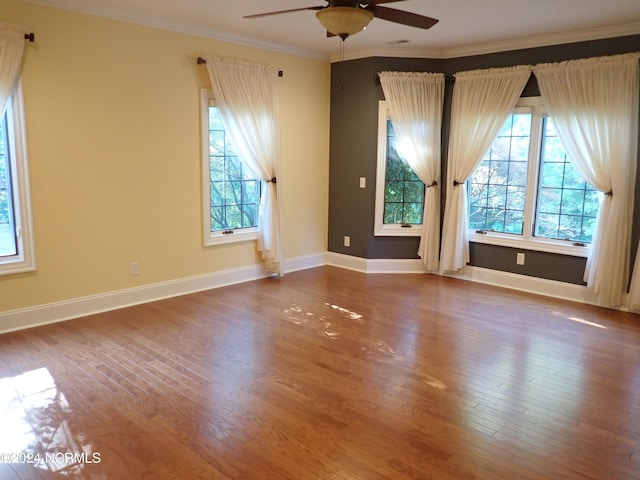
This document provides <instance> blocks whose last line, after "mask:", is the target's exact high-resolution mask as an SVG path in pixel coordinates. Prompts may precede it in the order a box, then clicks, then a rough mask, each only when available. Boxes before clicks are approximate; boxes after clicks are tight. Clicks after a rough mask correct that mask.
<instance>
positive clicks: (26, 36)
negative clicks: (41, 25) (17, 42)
mask: <svg viewBox="0 0 640 480" xmlns="http://www.w3.org/2000/svg"><path fill="white" fill-rule="evenodd" d="M24 39H25V40H29V41H30V42H35V41H36V35H35V33H33V32H31V33H25V34H24Z"/></svg>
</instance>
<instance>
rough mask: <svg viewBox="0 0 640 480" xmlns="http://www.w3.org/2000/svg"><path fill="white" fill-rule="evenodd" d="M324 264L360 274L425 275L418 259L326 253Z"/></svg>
mask: <svg viewBox="0 0 640 480" xmlns="http://www.w3.org/2000/svg"><path fill="white" fill-rule="evenodd" d="M326 264H327V265H332V266H334V267H340V268H346V269H347V270H355V271H357V272H362V273H426V271H425V269H424V266H423V264H422V260H420V259H415V260H412V259H405V258H400V259H393V258H380V259H377V258H376V259H367V258H361V257H353V256H351V255H344V254H342V253H334V252H327V254H326Z"/></svg>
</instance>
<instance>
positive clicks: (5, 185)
mask: <svg viewBox="0 0 640 480" xmlns="http://www.w3.org/2000/svg"><path fill="white" fill-rule="evenodd" d="M7 132H8V128H7V115H6V114H5V115H4V116H3V117H2V119H0V257H6V256H12V255H17V254H18V245H17V242H16V234H15V223H14V222H15V218H14V212H13V192H12V189H11V162H10V161H9V148H8V145H9V142H8V139H7Z"/></svg>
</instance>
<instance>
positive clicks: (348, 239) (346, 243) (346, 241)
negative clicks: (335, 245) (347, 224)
mask: <svg viewBox="0 0 640 480" xmlns="http://www.w3.org/2000/svg"><path fill="white" fill-rule="evenodd" d="M344 246H345V247H350V246H351V237H349V236H347V235H345V236H344Z"/></svg>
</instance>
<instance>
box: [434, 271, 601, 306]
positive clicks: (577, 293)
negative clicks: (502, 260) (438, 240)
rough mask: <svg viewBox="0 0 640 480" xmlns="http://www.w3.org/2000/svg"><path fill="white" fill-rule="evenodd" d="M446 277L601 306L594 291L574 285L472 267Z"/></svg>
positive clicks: (448, 274)
mask: <svg viewBox="0 0 640 480" xmlns="http://www.w3.org/2000/svg"><path fill="white" fill-rule="evenodd" d="M444 276H445V277H450V278H457V279H459V280H467V281H472V282H478V283H484V284H487V285H493V286H496V287H502V288H508V289H511V290H518V291H520V292H527V293H533V294H537V295H544V296H546V297H553V298H559V299H562V300H571V301H573V302H578V303H586V304H589V305H599V304H598V297H597V295H596V294H595V293H594V291H593V290H592V289H590V288H587V287H585V286H583V285H575V284H573V283H565V282H558V281H556V280H547V279H544V278H537V277H530V276H528V275H519V274H517V273H510V272H502V271H499V270H491V269H488V268H481V267H472V266H467V267H465V268H464V269H463V271H462V272H459V273H447V274H445V275H444Z"/></svg>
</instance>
